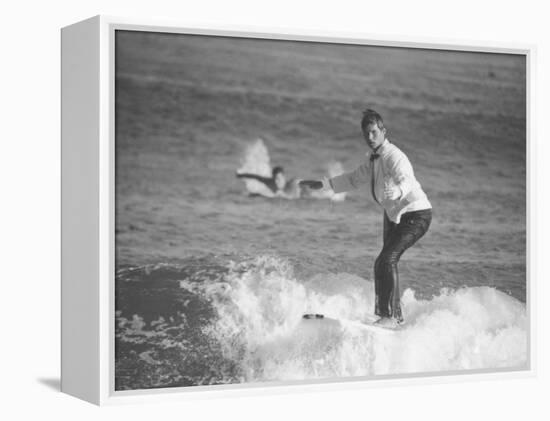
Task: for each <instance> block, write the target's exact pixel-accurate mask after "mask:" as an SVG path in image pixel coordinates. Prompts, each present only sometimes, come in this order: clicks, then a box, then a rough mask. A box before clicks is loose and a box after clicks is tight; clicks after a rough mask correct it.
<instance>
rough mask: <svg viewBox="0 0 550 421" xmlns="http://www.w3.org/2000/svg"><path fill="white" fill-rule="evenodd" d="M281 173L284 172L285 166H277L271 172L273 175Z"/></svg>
mask: <svg viewBox="0 0 550 421" xmlns="http://www.w3.org/2000/svg"><path fill="white" fill-rule="evenodd" d="M279 173H284V170H283V167H275V168H273V170H272V171H271V174H272V176H273V177H275V176H276V175H277V174H279Z"/></svg>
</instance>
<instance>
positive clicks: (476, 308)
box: [181, 256, 528, 381]
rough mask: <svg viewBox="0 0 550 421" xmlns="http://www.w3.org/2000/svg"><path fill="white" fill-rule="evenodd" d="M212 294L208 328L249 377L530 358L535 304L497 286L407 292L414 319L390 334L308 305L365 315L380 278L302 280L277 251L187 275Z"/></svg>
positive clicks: (516, 362)
mask: <svg viewBox="0 0 550 421" xmlns="http://www.w3.org/2000/svg"><path fill="white" fill-rule="evenodd" d="M181 286H182V287H183V288H186V289H193V290H194V292H196V293H200V294H202V295H203V296H204V297H205V298H207V299H208V300H209V301H211V302H212V304H213V306H214V308H215V309H216V311H217V313H218V316H219V317H218V320H217V322H216V323H215V324H214V325H211V326H209V327H208V328H207V329H206V330H205V334H207V335H210V336H211V337H212V338H213V339H215V340H216V341H217V342H219V343H220V344H221V345H222V349H223V352H224V356H225V357H227V358H230V359H232V360H234V361H236V362H237V363H238V364H240V365H241V368H242V371H243V372H244V373H245V375H246V379H245V381H263V380H292V379H308V378H320V377H342V376H365V375H379V374H399V373H413V372H432V371H446V370H464V369H482V368H497V367H508V368H517V367H522V366H525V364H526V360H527V326H528V323H527V318H526V311H525V305H524V304H523V303H521V302H519V301H518V300H516V299H515V298H513V297H510V296H508V295H506V294H504V293H502V292H500V291H498V290H496V289H493V288H489V287H476V288H464V289H459V290H454V291H451V290H444V291H442V292H441V294H440V295H438V296H436V297H433V298H432V299H431V300H420V299H417V298H415V296H414V292H413V291H412V290H406V291H405V293H404V295H403V299H402V304H403V311H404V315H405V318H406V324H405V326H404V327H403V328H402V329H401V330H399V331H397V332H395V333H393V334H390V335H383V334H377V333H372V332H369V331H365V330H364V329H360V328H356V327H353V326H352V325H342V324H340V323H338V322H337V321H335V322H331V321H330V320H324V321H320V322H313V323H311V322H309V321H307V320H303V319H302V315H303V314H304V313H312V312H314V313H322V314H325V315H326V316H328V317H330V318H335V319H351V320H365V319H367V318H368V317H369V315H372V313H373V303H374V286H373V282H371V281H368V280H365V279H362V278H360V277H358V276H355V275H351V274H345V273H341V274H332V275H331V274H320V275H317V276H315V277H313V278H312V279H309V280H307V281H299V280H297V279H296V278H295V277H294V275H293V270H292V267H291V266H290V265H289V264H288V263H287V262H285V261H283V260H281V259H278V258H275V257H266V256H263V257H259V258H257V259H256V260H254V261H250V262H245V263H239V264H234V265H233V266H232V267H231V268H230V270H229V274H228V275H227V276H226V277H225V279H223V280H222V281H220V282H217V283H210V284H209V285H206V284H205V283H202V284H193V285H191V284H190V283H185V282H184V283H182V284H181Z"/></svg>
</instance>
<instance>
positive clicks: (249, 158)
mask: <svg viewBox="0 0 550 421" xmlns="http://www.w3.org/2000/svg"><path fill="white" fill-rule="evenodd" d="M237 172H238V173H249V174H257V175H261V176H262V177H271V176H272V169H271V159H270V157H269V152H268V150H267V147H266V146H265V143H264V141H263V140H262V139H257V140H256V141H255V142H253V143H251V144H249V145H247V147H246V149H245V152H244V155H243V158H242V160H241V166H240V168H239V169H238V170H237ZM243 181H244V183H245V186H246V189H247V191H248V192H249V193H252V194H260V195H262V196H267V197H273V196H274V193H273V192H272V191H271V190H270V189H269V188H268V187H267V186H266V185H265V184H264V183H262V182H260V181H257V180H252V179H248V178H243Z"/></svg>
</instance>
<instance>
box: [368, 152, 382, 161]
mask: <svg viewBox="0 0 550 421" xmlns="http://www.w3.org/2000/svg"><path fill="white" fill-rule="evenodd" d="M378 158H380V154H378V153H373V154H372V155H371V156H370V162H372V161H374V160H375V159H378Z"/></svg>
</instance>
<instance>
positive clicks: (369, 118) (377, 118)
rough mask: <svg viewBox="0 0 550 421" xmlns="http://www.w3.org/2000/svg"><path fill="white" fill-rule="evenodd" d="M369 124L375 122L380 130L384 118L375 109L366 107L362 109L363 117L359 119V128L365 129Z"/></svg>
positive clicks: (382, 126)
mask: <svg viewBox="0 0 550 421" xmlns="http://www.w3.org/2000/svg"><path fill="white" fill-rule="evenodd" d="M369 124H376V125H377V126H378V128H379V129H380V130H382V129H383V128H384V120H382V116H381V115H380V114H378V113H377V112H376V111H374V110H371V109H370V108H367V109H366V110H365V111H363V118H362V119H361V129H362V130H365V129H366V128H367V126H368V125H369Z"/></svg>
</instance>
